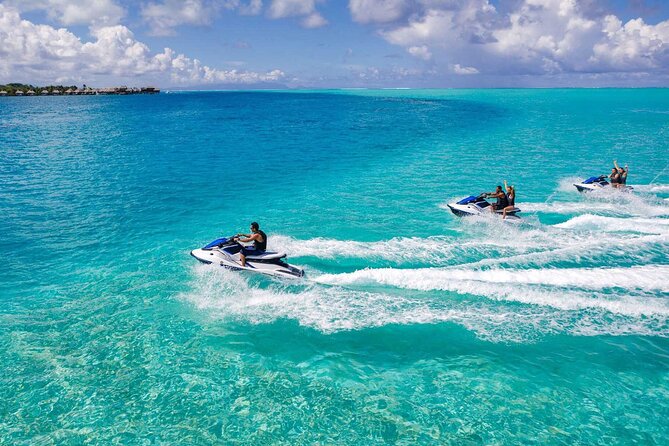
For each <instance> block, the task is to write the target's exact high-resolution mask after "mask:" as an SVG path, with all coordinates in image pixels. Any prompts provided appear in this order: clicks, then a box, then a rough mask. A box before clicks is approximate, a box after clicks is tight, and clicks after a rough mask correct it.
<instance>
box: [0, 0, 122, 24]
mask: <svg viewBox="0 0 669 446" xmlns="http://www.w3.org/2000/svg"><path fill="white" fill-rule="evenodd" d="M4 4H5V5H6V6H11V7H14V8H16V9H17V10H18V11H19V12H26V11H38V10H42V11H45V12H46V14H47V17H49V19H51V20H53V21H55V22H58V23H60V24H62V25H66V26H69V25H93V26H101V25H114V24H117V23H119V22H120V21H121V19H122V18H123V17H124V16H125V10H124V9H123V8H122V7H121V6H120V5H118V4H117V3H116V2H115V1H114V0H92V1H91V0H6V1H5V2H4Z"/></svg>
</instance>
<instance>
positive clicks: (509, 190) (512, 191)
mask: <svg viewBox="0 0 669 446" xmlns="http://www.w3.org/2000/svg"><path fill="white" fill-rule="evenodd" d="M504 189H505V190H506V201H507V203H506V204H507V205H506V207H505V208H504V210H503V211H502V219H505V218H506V213H507V211H512V210H513V209H515V208H516V188H515V187H513V186H509V185H508V184H507V183H506V180H504Z"/></svg>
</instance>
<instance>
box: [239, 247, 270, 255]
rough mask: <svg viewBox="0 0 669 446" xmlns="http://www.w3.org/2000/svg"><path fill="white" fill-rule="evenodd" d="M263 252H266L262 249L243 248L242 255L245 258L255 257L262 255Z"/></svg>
mask: <svg viewBox="0 0 669 446" xmlns="http://www.w3.org/2000/svg"><path fill="white" fill-rule="evenodd" d="M263 252H265V251H262V250H260V249H255V248H254V247H250V248H249V247H246V246H242V250H241V253H242V254H244V255H245V256H254V255H258V254H262V253H263Z"/></svg>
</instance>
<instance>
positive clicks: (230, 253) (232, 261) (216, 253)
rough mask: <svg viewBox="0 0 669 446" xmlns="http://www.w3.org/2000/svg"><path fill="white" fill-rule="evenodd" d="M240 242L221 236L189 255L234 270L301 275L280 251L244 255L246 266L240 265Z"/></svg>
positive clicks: (285, 275)
mask: <svg viewBox="0 0 669 446" xmlns="http://www.w3.org/2000/svg"><path fill="white" fill-rule="evenodd" d="M242 246H243V245H242V244H241V243H239V242H238V241H237V240H235V239H234V238H233V237H223V238H219V239H216V240H214V241H213V242H211V243H209V244H208V245H206V246H204V247H202V248H199V249H194V250H193V251H191V253H190V255H192V256H193V257H195V258H196V259H198V260H199V261H200V262H202V263H208V264H216V265H220V266H222V267H224V268H227V269H231V270H235V271H252V272H255V273H262V274H267V275H270V276H277V277H292V278H296V277H303V276H304V271H303V270H301V269H299V268H297V267H295V266H292V265H289V264H288V263H286V262H285V261H284V259H285V258H286V254H285V253H282V252H272V251H263V252H260V253H258V254H257V255H247V256H246V266H242V263H241V260H240V256H239V253H240V252H241V250H242Z"/></svg>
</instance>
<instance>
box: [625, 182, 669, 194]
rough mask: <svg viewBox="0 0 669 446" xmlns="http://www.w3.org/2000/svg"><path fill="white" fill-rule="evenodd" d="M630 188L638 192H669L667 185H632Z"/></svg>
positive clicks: (668, 185)
mask: <svg viewBox="0 0 669 446" xmlns="http://www.w3.org/2000/svg"><path fill="white" fill-rule="evenodd" d="M632 187H633V188H634V190H637V191H639V192H654V193H658V192H669V184H634V185H632Z"/></svg>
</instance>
